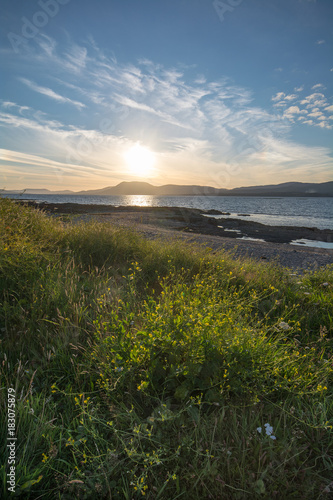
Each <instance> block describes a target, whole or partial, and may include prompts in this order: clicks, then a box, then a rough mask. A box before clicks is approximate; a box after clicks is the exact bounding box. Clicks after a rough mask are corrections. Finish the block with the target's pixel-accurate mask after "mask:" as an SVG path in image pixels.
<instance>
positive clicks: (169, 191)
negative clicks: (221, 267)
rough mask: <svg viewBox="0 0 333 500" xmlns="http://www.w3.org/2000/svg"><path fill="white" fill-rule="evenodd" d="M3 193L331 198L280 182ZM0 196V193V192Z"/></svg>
mask: <svg viewBox="0 0 333 500" xmlns="http://www.w3.org/2000/svg"><path fill="white" fill-rule="evenodd" d="M3 193H5V194H11V193H12V194H14V193H15V194H20V193H21V194H22V195H23V196H24V194H25V193H26V194H64V195H65V194H68V195H71V194H72V195H80V196H117V195H118V196H121V195H155V196H330V197H331V196H333V181H330V182H322V183H319V184H316V183H305V182H284V183H283V184H270V185H266V186H248V187H239V188H234V189H218V188H214V187H211V186H196V185H177V184H166V185H164V186H153V185H152V184H149V183H148V182H138V181H134V182H121V183H120V184H118V185H117V186H108V187H105V188H102V189H93V190H89V191H79V192H74V191H68V190H67V191H50V190H48V189H26V190H24V192H23V190H21V191H18V190H16V191H3ZM0 194H1V192H0Z"/></svg>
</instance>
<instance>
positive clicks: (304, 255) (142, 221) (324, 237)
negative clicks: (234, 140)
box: [18, 200, 333, 270]
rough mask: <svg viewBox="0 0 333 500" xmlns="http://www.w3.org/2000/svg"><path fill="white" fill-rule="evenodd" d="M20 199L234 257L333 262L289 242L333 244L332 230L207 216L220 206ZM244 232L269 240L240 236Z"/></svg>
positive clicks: (319, 251)
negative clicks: (196, 245) (305, 241)
mask: <svg viewBox="0 0 333 500" xmlns="http://www.w3.org/2000/svg"><path fill="white" fill-rule="evenodd" d="M18 203H20V204H24V205H28V206H32V207H34V208H39V209H41V210H43V211H45V212H46V213H49V214H51V215H52V216H57V217H58V216H69V217H70V219H71V220H72V222H73V223H78V222H84V221H91V220H96V221H98V222H106V223H111V224H113V225H114V226H116V227H124V228H130V229H132V230H133V229H134V230H135V231H137V232H138V233H140V234H141V235H143V236H144V237H146V238H148V239H156V238H163V239H169V240H170V239H180V240H182V241H184V242H185V241H186V242H188V243H196V244H199V245H203V246H206V247H209V248H211V249H212V251H214V252H215V251H218V250H222V249H224V250H227V251H230V252H232V253H233V255H235V257H242V256H248V257H250V258H253V259H255V260H262V261H263V262H265V261H275V262H277V263H278V264H280V265H282V266H285V267H289V268H291V269H293V270H306V269H309V270H310V269H311V270H315V269H318V268H319V267H322V266H326V265H329V264H333V250H331V249H325V248H317V247H310V246H300V245H297V246H296V245H290V244H289V243H290V241H293V240H296V239H300V238H308V239H312V240H315V241H329V242H332V241H333V231H332V230H320V229H317V228H303V227H298V226H286V227H281V226H268V225H264V224H260V223H256V222H250V221H244V220H241V219H239V220H238V219H216V218H214V217H209V216H210V215H212V216H216V215H220V213H219V212H218V211H217V210H208V211H205V210H200V209H192V208H191V209H188V208H179V207H172V208H171V207H138V206H120V207H116V206H111V205H80V204H76V203H48V202H42V203H38V202H34V201H31V200H20V201H18ZM222 225H223V226H222ZM221 226H222V227H221ZM236 231H237V232H236ZM240 235H244V236H245V237H248V238H251V237H253V238H257V239H260V240H265V241H254V240H251V239H250V240H248V239H240V238H239V236H240Z"/></svg>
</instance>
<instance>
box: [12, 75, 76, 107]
mask: <svg viewBox="0 0 333 500" xmlns="http://www.w3.org/2000/svg"><path fill="white" fill-rule="evenodd" d="M20 81H21V82H22V83H24V85H26V86H27V87H29V88H30V89H31V90H34V91H35V92H38V93H39V94H43V95H46V96H47V97H49V98H50V99H54V100H55V101H58V102H63V103H68V104H72V105H73V106H75V107H76V108H78V109H82V108H85V107H86V106H85V104H83V103H82V102H79V101H73V100H72V99H69V98H68V97H64V96H62V95H60V94H57V92H54V90H52V89H49V88H47V87H41V86H40V85H37V84H36V83H34V82H32V81H31V80H29V79H28V78H20Z"/></svg>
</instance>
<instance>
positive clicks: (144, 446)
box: [0, 199, 333, 499]
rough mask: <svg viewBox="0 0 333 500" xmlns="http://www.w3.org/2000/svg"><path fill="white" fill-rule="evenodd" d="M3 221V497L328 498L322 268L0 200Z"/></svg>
mask: <svg viewBox="0 0 333 500" xmlns="http://www.w3.org/2000/svg"><path fill="white" fill-rule="evenodd" d="M0 235H1V239H0V301H1V309H0V329H1V350H0V351H1V354H0V356H1V358H0V366H1V392H0V405H1V412H2V414H3V415H5V414H6V412H7V389H8V388H14V389H15V394H16V437H17V442H16V443H17V447H16V483H17V487H16V496H17V497H20V498H46V499H47V498H50V499H53V498H61V499H66V498H109V499H111V498H112V499H132V498H142V497H146V498H150V499H171V498H172V499H176V498H186V499H187V498H191V499H199V498H200V499H202V498H205V499H206V498H207V499H209V498H213V499H215V498H216V499H218V498H221V499H225V498H235V499H243V498H244V499H247V498H267V499H271V498H279V499H281V498H308V499H313V498H326V497H327V498H328V496H329V493H330V492H331V491H333V484H332V483H331V480H332V445H333V440H332V425H333V420H332V415H333V411H332V410H333V408H332V406H333V405H332V388H331V381H332V339H331V331H332V313H331V311H332V302H333V301H332V289H333V287H332V283H333V280H332V277H333V270H332V267H330V268H329V267H328V268H326V269H321V270H319V271H317V272H315V273H306V274H305V275H303V276H302V277H297V276H294V275H293V273H291V272H290V271H289V270H288V269H282V268H280V267H278V266H274V265H268V264H258V263H254V262H253V261H251V260H246V259H242V260H241V259H234V258H232V257H231V256H230V255H228V254H227V253H222V252H221V253H218V254H214V255H212V253H211V252H209V250H203V249H201V248H199V247H194V246H184V245H183V244H182V245H181V244H180V243H177V242H169V243H166V242H165V241H164V242H162V241H153V242H149V241H147V240H144V239H142V238H140V237H139V236H138V235H137V234H136V233H134V232H131V231H124V230H119V229H116V228H114V227H112V226H110V225H106V224H105V225H102V224H70V223H68V222H66V223H65V222H62V221H61V219H57V220H55V219H52V218H50V217H47V216H46V215H45V214H43V213H42V212H39V211H36V210H33V209H30V208H27V207H22V206H19V205H16V204H15V203H13V202H11V201H9V200H5V199H2V200H0ZM265 424H269V426H267V425H266V426H265ZM271 427H272V429H270V428H271ZM267 430H268V432H267ZM0 432H1V435H2V436H4V437H5V436H7V422H6V419H5V418H4V419H1V423H0ZM274 438H275V439H274ZM0 453H1V456H3V457H4V458H5V460H4V461H3V462H2V466H1V469H0V476H1V479H2V487H1V488H2V490H1V494H2V496H3V498H7V497H10V495H11V494H10V493H9V492H8V490H7V487H8V484H7V481H6V474H7V472H8V464H7V459H6V456H7V448H6V439H4V440H2V445H1V450H0Z"/></svg>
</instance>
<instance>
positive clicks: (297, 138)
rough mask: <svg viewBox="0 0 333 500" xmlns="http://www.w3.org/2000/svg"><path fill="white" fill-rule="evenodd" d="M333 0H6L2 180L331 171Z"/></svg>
mask: <svg viewBox="0 0 333 500" xmlns="http://www.w3.org/2000/svg"><path fill="white" fill-rule="evenodd" d="M332 20H333V2H332V0H223V1H220V0H214V1H213V0H168V1H161V0H141V1H140V2H138V1H137V0H125V1H124V0H95V1H94V2H92V1H91V0H89V1H88V0H36V1H35V0H2V8H1V14H0V23H1V35H0V59H1V67H2V74H3V76H4V77H2V78H1V82H0V91H1V92H0V137H1V142H0V149H1V155H0V189H6V190H10V189H27V188H47V189H50V190H53V191H57V190H67V189H69V190H73V191H80V190H89V189H99V188H103V187H106V186H114V185H116V184H118V183H119V182H122V181H147V182H150V183H151V184H154V185H163V184H199V185H205V186H214V187H218V188H227V189H231V188H234V187H240V186H254V185H264V184H278V183H282V182H292V181H297V182H326V181H330V180H332V178H333V175H332V166H333V161H332V152H333V140H332V138H333V136H332V130H333V92H332V77H333V58H332V53H333V52H332V49H333V46H332V45H333V44H332V38H333V37H332V34H333V23H332Z"/></svg>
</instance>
